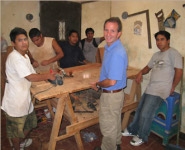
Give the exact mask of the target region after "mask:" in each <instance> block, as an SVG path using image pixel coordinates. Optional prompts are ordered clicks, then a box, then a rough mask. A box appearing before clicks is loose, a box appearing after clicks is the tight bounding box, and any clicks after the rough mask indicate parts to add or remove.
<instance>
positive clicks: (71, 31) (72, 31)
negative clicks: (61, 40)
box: [68, 29, 79, 37]
mask: <svg viewBox="0 0 185 150" xmlns="http://www.w3.org/2000/svg"><path fill="white" fill-rule="evenodd" d="M72 33H77V35H78V37H79V34H78V31H76V30H73V29H72V30H70V31H69V33H68V37H69V36H71V34H72Z"/></svg>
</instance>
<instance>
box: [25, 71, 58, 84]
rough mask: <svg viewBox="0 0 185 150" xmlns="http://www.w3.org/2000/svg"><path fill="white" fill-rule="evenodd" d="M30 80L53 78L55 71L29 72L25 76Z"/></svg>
mask: <svg viewBox="0 0 185 150" xmlns="http://www.w3.org/2000/svg"><path fill="white" fill-rule="evenodd" d="M25 78H26V79H27V80H28V81H30V82H38V81H44V80H47V79H50V80H55V78H56V77H55V73H52V74H51V73H44V74H30V75H28V76H26V77H25Z"/></svg>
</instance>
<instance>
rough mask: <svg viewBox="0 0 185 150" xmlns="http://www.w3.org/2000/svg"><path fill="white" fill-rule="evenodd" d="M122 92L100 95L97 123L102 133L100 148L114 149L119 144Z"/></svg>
mask: <svg viewBox="0 0 185 150" xmlns="http://www.w3.org/2000/svg"><path fill="white" fill-rule="evenodd" d="M123 100H124V92H123V90H122V91H120V92H118V93H102V94H101V97H100V111H99V123H100V130H101V133H102V135H103V139H102V144H101V149H102V150H116V149H117V147H116V145H118V144H121V137H122V135H121V110H122V108H123Z"/></svg>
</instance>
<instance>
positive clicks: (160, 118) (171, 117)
mask: <svg viewBox="0 0 185 150" xmlns="http://www.w3.org/2000/svg"><path fill="white" fill-rule="evenodd" d="M179 99H180V94H179V93H176V92H174V94H173V95H170V96H169V97H168V98H167V99H166V100H164V101H163V103H162V104H161V106H160V107H159V108H158V110H157V111H156V116H155V118H154V120H153V122H152V126H151V132H153V133H154V134H156V135H158V136H160V137H162V138H163V143H162V144H163V145H167V144H168V140H169V139H170V138H171V137H173V136H174V135H176V134H177V132H178V122H179V116H180V110H179V105H180V101H179Z"/></svg>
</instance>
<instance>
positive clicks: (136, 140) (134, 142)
mask: <svg viewBox="0 0 185 150" xmlns="http://www.w3.org/2000/svg"><path fill="white" fill-rule="evenodd" d="M143 143H144V141H143V140H142V139H140V138H139V136H138V135H137V136H134V137H133V138H132V140H131V141H130V144H131V145H133V146H139V145H141V144H143Z"/></svg>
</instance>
